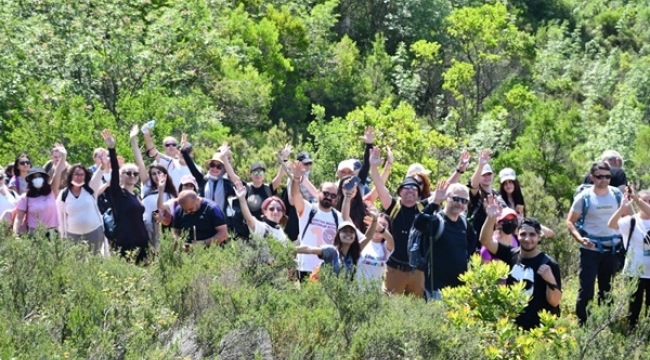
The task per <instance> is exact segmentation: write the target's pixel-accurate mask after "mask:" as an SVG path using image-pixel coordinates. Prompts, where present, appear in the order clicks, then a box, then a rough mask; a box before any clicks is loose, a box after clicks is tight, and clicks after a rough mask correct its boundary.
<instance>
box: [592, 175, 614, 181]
mask: <svg viewBox="0 0 650 360" xmlns="http://www.w3.org/2000/svg"><path fill="white" fill-rule="evenodd" d="M594 177H595V178H596V179H598V180H602V179H611V178H612V175H609V174H607V175H595V174H594Z"/></svg>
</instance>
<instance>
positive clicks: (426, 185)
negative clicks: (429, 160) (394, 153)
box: [410, 170, 431, 199]
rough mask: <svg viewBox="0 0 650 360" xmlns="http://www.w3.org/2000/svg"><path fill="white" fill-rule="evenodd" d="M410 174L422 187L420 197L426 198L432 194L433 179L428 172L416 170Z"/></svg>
mask: <svg viewBox="0 0 650 360" xmlns="http://www.w3.org/2000/svg"><path fill="white" fill-rule="evenodd" d="M427 171H428V170H427ZM410 176H411V177H413V178H414V179H415V180H416V181H417V182H418V187H419V188H420V199H426V198H428V197H429V196H431V181H430V180H429V177H428V176H427V173H426V172H422V171H416V172H414V173H413V174H411V175H410Z"/></svg>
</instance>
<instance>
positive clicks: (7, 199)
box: [0, 187, 18, 215]
mask: <svg viewBox="0 0 650 360" xmlns="http://www.w3.org/2000/svg"><path fill="white" fill-rule="evenodd" d="M5 193H6V195H2V194H0V215H2V214H4V213H5V212H7V211H9V212H11V211H13V210H14V209H15V208H16V202H18V198H17V197H14V196H13V194H12V192H11V191H9V188H7V187H5Z"/></svg>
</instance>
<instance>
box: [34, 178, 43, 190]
mask: <svg viewBox="0 0 650 360" xmlns="http://www.w3.org/2000/svg"><path fill="white" fill-rule="evenodd" d="M44 182H45V179H43V178H35V179H32V185H34V187H35V188H37V189H40V188H42V187H43V183H44Z"/></svg>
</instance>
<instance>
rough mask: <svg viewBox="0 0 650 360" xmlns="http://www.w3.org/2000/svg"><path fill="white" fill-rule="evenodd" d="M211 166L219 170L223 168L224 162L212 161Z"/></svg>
mask: <svg viewBox="0 0 650 360" xmlns="http://www.w3.org/2000/svg"><path fill="white" fill-rule="evenodd" d="M210 168H216V169H218V170H223V164H219V163H216V162H211V163H210Z"/></svg>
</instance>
